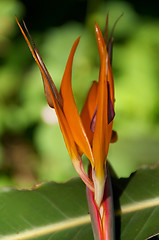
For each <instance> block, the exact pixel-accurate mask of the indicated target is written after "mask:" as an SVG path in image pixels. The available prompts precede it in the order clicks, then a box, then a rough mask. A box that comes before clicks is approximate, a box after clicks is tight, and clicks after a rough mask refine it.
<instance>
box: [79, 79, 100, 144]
mask: <svg viewBox="0 0 159 240" xmlns="http://www.w3.org/2000/svg"><path fill="white" fill-rule="evenodd" d="M97 88H98V83H97V82H96V81H94V82H93V84H92V86H91V88H90V90H89V93H88V96H87V99H86V101H85V104H84V106H83V109H82V112H81V120H82V123H83V126H84V129H85V131H86V134H87V137H88V139H89V142H90V143H91V142H92V138H93V134H94V133H93V132H92V131H91V128H90V125H91V121H92V118H93V114H94V112H95V109H96V107H97Z"/></svg>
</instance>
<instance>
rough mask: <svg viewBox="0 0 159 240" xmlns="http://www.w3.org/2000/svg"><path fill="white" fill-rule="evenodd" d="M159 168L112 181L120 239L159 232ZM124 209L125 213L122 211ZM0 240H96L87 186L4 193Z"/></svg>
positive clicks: (43, 186) (1, 196)
mask: <svg viewBox="0 0 159 240" xmlns="http://www.w3.org/2000/svg"><path fill="white" fill-rule="evenodd" d="M158 176H159V168H154V169H147V168H145V169H141V170H139V171H138V172H137V173H136V174H133V175H132V176H131V177H130V178H129V179H118V180H117V181H115V182H114V181H113V188H114V199H115V206H116V209H117V210H116V220H117V221H116V222H117V224H116V228H117V234H116V236H117V239H120V240H125V239H129V240H134V239H135V240H143V239H146V238H148V237H149V236H152V235H154V234H157V233H158V232H159V227H158V216H159V193H158V189H159V181H158ZM118 206H120V207H118ZM0 208H1V209H0V239H1V240H25V239H32V240H46V239H49V240H51V239H54V240H57V239H64V240H68V239H74V240H75V239H76V240H78V239H82V240H92V239H93V233H92V229H91V224H90V217H89V214H88V207H87V200H86V194H85V185H84V184H83V182H82V181H81V180H80V179H79V178H74V179H72V180H70V181H68V182H66V183H64V184H58V183H53V182H48V183H44V184H39V186H37V187H35V188H34V189H33V190H16V189H12V188H3V189H2V190H1V192H0Z"/></svg>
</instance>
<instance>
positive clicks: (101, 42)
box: [95, 22, 106, 60]
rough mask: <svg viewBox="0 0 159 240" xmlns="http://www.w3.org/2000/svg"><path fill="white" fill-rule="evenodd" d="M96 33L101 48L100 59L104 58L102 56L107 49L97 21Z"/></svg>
mask: <svg viewBox="0 0 159 240" xmlns="http://www.w3.org/2000/svg"><path fill="white" fill-rule="evenodd" d="M95 33H96V39H97V44H98V49H99V55H100V60H102V56H103V55H102V53H103V51H106V44H105V41H104V38H103V35H102V32H101V30H100V28H99V26H98V23H97V22H95Z"/></svg>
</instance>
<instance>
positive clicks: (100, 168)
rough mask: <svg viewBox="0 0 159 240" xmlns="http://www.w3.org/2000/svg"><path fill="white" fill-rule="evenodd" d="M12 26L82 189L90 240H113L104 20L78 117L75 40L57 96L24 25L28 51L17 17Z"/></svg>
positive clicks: (110, 100) (110, 102) (108, 52)
mask: <svg viewBox="0 0 159 240" xmlns="http://www.w3.org/2000/svg"><path fill="white" fill-rule="evenodd" d="M16 21H17V24H18V26H19V28H20V30H21V32H22V34H23V36H24V38H25V40H26V42H27V44H28V46H29V48H30V51H31V53H32V55H33V57H34V59H35V61H36V63H37V64H38V66H39V69H40V72H41V75H42V79H43V84H44V90H45V95H46V99H47V102H48V104H49V106H50V107H51V108H55V111H56V114H57V117H58V121H59V125H60V128H61V131H62V134H63V137H64V141H65V144H66V147H67V150H68V152H69V155H70V158H71V160H72V164H73V166H74V168H75V170H76V171H77V173H78V174H79V176H80V177H81V179H82V180H83V182H84V183H85V184H86V188H87V198H88V205H89V209H90V214H91V220H92V226H93V232H94V237H95V239H96V240H97V239H99V240H102V239H103V240H108V239H109V240H111V239H114V223H113V201H112V190H111V183H110V178H109V173H108V168H107V155H108V149H109V144H110V142H115V141H116V140H117V134H116V132H115V131H113V130H112V127H113V119H114V116H115V113H114V102H115V98H114V81H113V74H112V68H111V61H112V46H113V38H112V34H111V37H110V38H109V39H108V37H107V36H108V15H107V19H106V28H105V36H104V38H103V36H102V33H101V31H100V28H99V26H98V24H97V23H96V22H95V34H96V39H97V45H98V51H99V58H100V70H99V81H98V82H96V81H94V82H93V83H92V86H91V88H90V90H89V93H88V96H87V98H86V101H85V104H84V106H83V109H82V112H81V114H79V113H78V110H77V107H76V104H75V100H74V97H73V92H72V87H71V75H72V65H73V58H74V54H75V51H76V48H77V46H78V44H79V41H80V38H77V39H76V41H75V42H74V44H73V46H72V49H71V52H70V55H69V58H68V61H67V64H66V68H65V71H64V75H63V78H62V82H61V87H60V91H59V92H58V90H57V88H56V86H55V84H54V82H53V81H52V78H51V76H50V74H49V72H48V70H47V68H46V66H45V64H44V63H43V60H42V58H41V56H40V54H39V51H38V49H37V47H36V46H35V43H34V41H33V40H32V38H31V36H30V33H29V31H28V29H27V27H26V25H25V23H24V22H23V23H24V27H25V30H26V32H27V34H28V36H29V38H30V40H31V43H32V46H33V47H32V46H31V43H30V42H29V40H28V37H27V36H26V34H25V32H24V30H23V29H22V27H21V25H20V23H19V22H18V20H17V18H16ZM114 26H115V25H114ZM106 45H107V46H106ZM83 154H85V155H86V157H87V158H88V159H89V161H90V166H89V168H88V169H89V170H88V174H87V173H86V172H85V170H84V167H83V162H82V155H83Z"/></svg>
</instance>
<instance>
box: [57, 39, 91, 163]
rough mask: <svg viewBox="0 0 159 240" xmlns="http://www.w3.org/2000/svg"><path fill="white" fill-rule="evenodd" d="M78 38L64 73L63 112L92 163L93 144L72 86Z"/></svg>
mask: <svg viewBox="0 0 159 240" xmlns="http://www.w3.org/2000/svg"><path fill="white" fill-rule="evenodd" d="M79 39H80V38H78V39H77V40H76V41H75V42H74V45H73V47H72V49H71V52H70V56H69V58H68V61H67V65H66V68H65V72H64V75H63V79H62V83H61V89H60V93H61V96H62V99H63V112H64V114H65V117H66V119H67V122H68V123H69V126H70V129H71V132H72V136H73V138H74V141H75V142H76V144H77V145H78V146H79V148H80V150H81V151H82V152H83V153H84V154H85V155H86V156H87V157H88V159H89V160H90V162H91V164H92V165H93V164H94V160H93V154H92V150H91V146H90V143H89V140H88V138H87V135H86V132H85V129H84V127H83V123H82V121H81V118H80V115H79V113H78V110H77V107H76V104H75V100H74V97H73V92H72V87H71V75H72V64H73V57H74V54H75V51H76V48H77V45H78V43H79Z"/></svg>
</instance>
